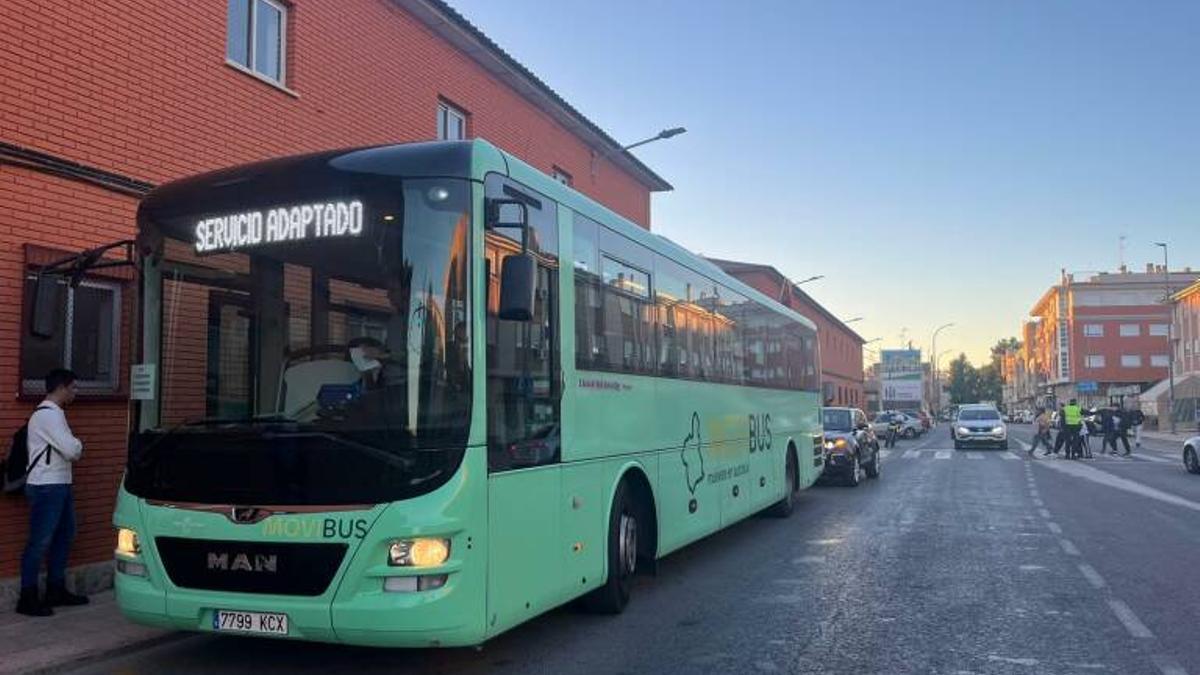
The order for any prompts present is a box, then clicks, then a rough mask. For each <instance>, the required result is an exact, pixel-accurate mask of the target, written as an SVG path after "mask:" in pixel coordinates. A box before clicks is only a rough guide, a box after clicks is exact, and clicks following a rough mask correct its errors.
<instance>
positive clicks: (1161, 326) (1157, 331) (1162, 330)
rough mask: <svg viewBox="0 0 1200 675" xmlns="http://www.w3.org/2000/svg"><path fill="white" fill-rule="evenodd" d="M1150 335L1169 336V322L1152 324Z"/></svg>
mask: <svg viewBox="0 0 1200 675" xmlns="http://www.w3.org/2000/svg"><path fill="white" fill-rule="evenodd" d="M1150 335H1151V336H1153V337H1167V324H1165V323H1152V324H1150Z"/></svg>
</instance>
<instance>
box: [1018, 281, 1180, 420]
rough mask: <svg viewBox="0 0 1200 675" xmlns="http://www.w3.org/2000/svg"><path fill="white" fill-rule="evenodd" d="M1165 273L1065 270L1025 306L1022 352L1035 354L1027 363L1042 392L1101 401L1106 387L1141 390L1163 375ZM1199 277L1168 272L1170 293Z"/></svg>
mask: <svg viewBox="0 0 1200 675" xmlns="http://www.w3.org/2000/svg"><path fill="white" fill-rule="evenodd" d="M1165 278H1166V275H1165V274H1164V270H1163V269H1162V268H1161V267H1160V266H1156V265H1152V264H1151V265H1147V266H1146V270H1145V272H1131V271H1129V270H1127V269H1122V270H1120V271H1119V272H1116V273H1112V274H1108V273H1102V274H1098V275H1096V276H1092V277H1090V278H1088V279H1086V280H1076V279H1075V278H1074V276H1073V275H1071V274H1066V273H1064V274H1063V276H1062V281H1061V283H1059V284H1057V285H1054V286H1051V287H1050V288H1049V289H1047V290H1046V292H1045V293H1044V294H1043V295H1042V297H1041V298H1040V299H1039V300H1038V302H1037V303H1036V304H1035V305H1034V306H1033V309H1032V310H1031V311H1030V314H1031V316H1032V317H1033V319H1034V321H1035V322H1036V323H1035V325H1036V329H1035V330H1034V331H1027V336H1026V349H1030V350H1036V353H1034V354H1031V355H1029V356H1028V357H1027V358H1026V362H1027V363H1030V364H1034V366H1033V367H1034V368H1035V369H1036V371H1035V375H1036V380H1037V381H1038V382H1039V383H1041V384H1042V386H1041V393H1042V394H1046V393H1053V394H1054V395H1055V396H1056V397H1057V398H1058V399H1059V400H1066V399H1068V398H1078V399H1080V400H1081V402H1084V403H1085V404H1087V405H1100V404H1107V403H1108V402H1109V395H1110V393H1111V392H1110V389H1111V390H1112V392H1117V391H1122V392H1124V391H1127V390H1128V387H1129V385H1136V386H1137V387H1139V388H1141V389H1142V390H1144V389H1145V388H1147V387H1148V386H1150V385H1152V384H1154V383H1156V382H1158V381H1160V380H1163V379H1166V377H1167V364H1168V361H1169V359H1170V353H1171V350H1170V347H1169V345H1168V342H1167V333H1168V325H1169V324H1170V322H1171V308H1170V305H1168V304H1166V303H1164V302H1163V299H1164V297H1165V296H1166V295H1167V292H1166V286H1165ZM1198 278H1200V274H1198V273H1195V272H1192V271H1191V270H1183V271H1178V272H1171V280H1172V285H1173V287H1174V289H1175V290H1178V289H1179V288H1181V287H1183V286H1185V285H1187V284H1190V283H1192V282H1194V281H1196V280H1197V279H1198ZM1031 336H1032V337H1036V339H1035V340H1030V339H1029V338H1030V337H1031Z"/></svg>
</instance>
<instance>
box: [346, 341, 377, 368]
mask: <svg viewBox="0 0 1200 675" xmlns="http://www.w3.org/2000/svg"><path fill="white" fill-rule="evenodd" d="M350 362H351V363H353V364H354V367H355V368H358V372H360V373H365V372H367V371H369V370H375V369H376V368H382V367H383V364H382V363H380V362H379V361H377V360H375V359H373V358H371V357H369V356H367V354H366V352H365V351H364V350H363V348H362V347H351V348H350Z"/></svg>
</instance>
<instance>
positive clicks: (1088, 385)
mask: <svg viewBox="0 0 1200 675" xmlns="http://www.w3.org/2000/svg"><path fill="white" fill-rule="evenodd" d="M1075 391H1077V392H1079V393H1081V394H1094V393H1096V392H1098V391H1100V383H1099V382H1096V381H1095V380H1080V381H1079V382H1076V383H1075Z"/></svg>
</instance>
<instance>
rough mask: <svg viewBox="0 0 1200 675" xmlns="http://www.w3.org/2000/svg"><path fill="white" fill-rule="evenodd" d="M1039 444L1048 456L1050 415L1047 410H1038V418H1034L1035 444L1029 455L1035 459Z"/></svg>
mask: <svg viewBox="0 0 1200 675" xmlns="http://www.w3.org/2000/svg"><path fill="white" fill-rule="evenodd" d="M1038 443H1041V444H1042V447H1043V448H1045V449H1046V454H1049V453H1050V414H1049V413H1047V412H1046V409H1045V408H1038V411H1037V417H1034V418H1033V443H1031V444H1030V446H1029V450H1028V451H1027V454H1028V455H1029V456H1030V457H1033V451H1034V450H1037V447H1038Z"/></svg>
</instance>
